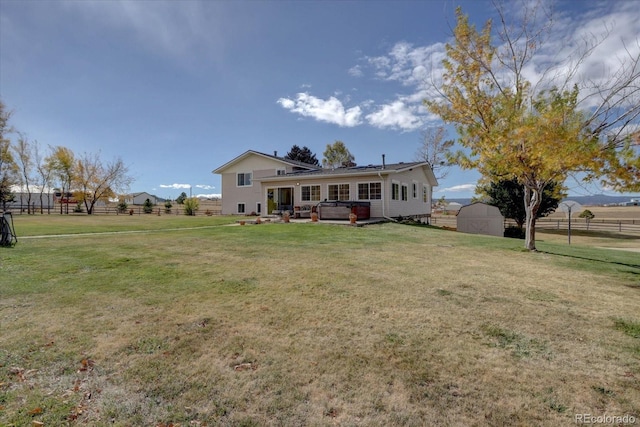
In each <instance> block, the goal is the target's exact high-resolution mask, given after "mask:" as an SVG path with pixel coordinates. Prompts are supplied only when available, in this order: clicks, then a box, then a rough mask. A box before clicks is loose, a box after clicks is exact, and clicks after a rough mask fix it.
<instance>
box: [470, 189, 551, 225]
mask: <svg viewBox="0 0 640 427" xmlns="http://www.w3.org/2000/svg"><path fill="white" fill-rule="evenodd" d="M561 188H562V186H561V185H559V184H558V183H556V182H550V183H549V184H548V185H547V186H545V188H544V191H543V192H542V202H541V203H540V208H539V209H538V212H537V213H536V215H537V217H536V219H537V218H542V217H545V216H547V215H549V214H550V213H553V212H554V211H555V210H556V208H557V207H558V203H560V200H562V195H561V194H560V190H561ZM476 192H477V193H480V194H481V195H483V196H484V199H485V200H486V202H487V203H488V204H490V205H492V206H496V207H497V208H498V209H500V213H501V214H502V215H503V216H504V217H505V218H511V219H513V220H514V221H515V222H516V224H518V228H522V227H523V225H524V223H525V221H526V218H527V212H526V211H525V207H524V203H522V201H523V200H524V186H523V185H522V184H520V183H518V181H517V180H516V179H502V180H497V181H492V182H490V183H489V184H485V185H480V186H478V187H477V188H476Z"/></svg>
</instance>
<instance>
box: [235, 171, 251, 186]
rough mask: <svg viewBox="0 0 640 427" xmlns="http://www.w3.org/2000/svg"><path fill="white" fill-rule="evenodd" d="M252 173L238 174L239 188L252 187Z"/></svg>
mask: <svg viewBox="0 0 640 427" xmlns="http://www.w3.org/2000/svg"><path fill="white" fill-rule="evenodd" d="M251 175H252V174H251V172H247V173H239V174H238V187H251Z"/></svg>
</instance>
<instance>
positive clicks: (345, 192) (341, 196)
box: [329, 184, 349, 200]
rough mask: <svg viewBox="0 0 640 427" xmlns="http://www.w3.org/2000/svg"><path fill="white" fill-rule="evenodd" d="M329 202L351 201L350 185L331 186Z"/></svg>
mask: <svg viewBox="0 0 640 427" xmlns="http://www.w3.org/2000/svg"><path fill="white" fill-rule="evenodd" d="M329 200H349V184H329Z"/></svg>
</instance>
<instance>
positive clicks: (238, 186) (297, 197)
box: [213, 150, 438, 218]
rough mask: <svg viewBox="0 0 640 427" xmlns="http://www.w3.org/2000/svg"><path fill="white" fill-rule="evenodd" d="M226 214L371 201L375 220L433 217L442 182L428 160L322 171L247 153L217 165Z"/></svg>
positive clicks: (371, 211) (313, 167) (271, 211)
mask: <svg viewBox="0 0 640 427" xmlns="http://www.w3.org/2000/svg"><path fill="white" fill-rule="evenodd" d="M213 173H216V174H220V175H221V176H222V214H225V215H228V214H249V213H251V212H255V213H258V214H262V215H269V214H272V213H273V212H274V211H283V210H290V211H292V210H293V209H294V207H295V206H302V207H304V206H314V205H317V204H318V203H320V202H321V201H327V200H330V201H333V200H338V201H358V202H369V203H370V216H371V217H372V218H382V217H387V218H393V217H398V216H414V217H428V216H430V215H431V197H432V192H433V187H434V186H436V185H438V181H437V180H436V178H435V176H434V175H433V171H432V169H431V167H430V166H429V164H428V163H427V162H411V163H393V164H385V163H384V158H383V164H382V165H368V166H354V167H347V168H336V169H323V168H321V167H318V166H314V165H310V164H306V163H301V162H296V161H291V160H288V159H285V158H282V157H278V156H277V154H276V153H274V155H269V154H264V153H260V152H257V151H253V150H249V151H246V152H245V153H243V154H241V155H239V156H238V157H236V158H234V159H232V160H230V161H229V162H227V163H225V164H224V165H222V166H220V167H218V168H217V169H215V170H214V171H213Z"/></svg>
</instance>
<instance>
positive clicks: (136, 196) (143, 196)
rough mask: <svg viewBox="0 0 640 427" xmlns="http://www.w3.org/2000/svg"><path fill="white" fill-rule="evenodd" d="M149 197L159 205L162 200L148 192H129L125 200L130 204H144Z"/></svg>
mask: <svg viewBox="0 0 640 427" xmlns="http://www.w3.org/2000/svg"><path fill="white" fill-rule="evenodd" d="M147 199H149V200H150V201H151V203H153V204H154V205H157V204H158V203H159V202H160V200H159V199H158V198H157V197H156V196H154V195H153V194H149V193H146V192H142V193H133V194H129V195H127V197H126V198H125V202H126V203H127V204H128V205H144V202H145V200H147Z"/></svg>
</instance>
